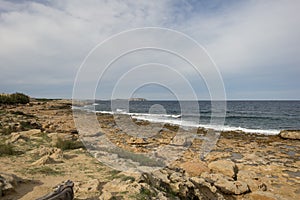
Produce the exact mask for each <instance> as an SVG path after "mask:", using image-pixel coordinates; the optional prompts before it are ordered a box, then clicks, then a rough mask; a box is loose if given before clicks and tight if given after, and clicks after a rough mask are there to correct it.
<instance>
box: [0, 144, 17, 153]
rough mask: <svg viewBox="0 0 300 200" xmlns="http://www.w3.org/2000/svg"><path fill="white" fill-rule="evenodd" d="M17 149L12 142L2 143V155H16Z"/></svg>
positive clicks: (0, 145)
mask: <svg viewBox="0 0 300 200" xmlns="http://www.w3.org/2000/svg"><path fill="white" fill-rule="evenodd" d="M14 154H15V150H14V148H13V146H12V145H11V144H4V143H0V156H4V155H14Z"/></svg>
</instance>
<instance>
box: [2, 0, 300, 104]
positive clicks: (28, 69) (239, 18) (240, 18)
mask: <svg viewBox="0 0 300 200" xmlns="http://www.w3.org/2000/svg"><path fill="white" fill-rule="evenodd" d="M299 10H300V1H297V0H290V1H277V0H269V1H262V0H261V1H234V0H214V1H204V0H203V1H202V0H199V1H197V0H190V1H189V0H172V1H171V0H170V1H167V0H166V1H163V0H160V1H135V0H132V1H126V0H124V1H121V0H118V1H114V0H110V1H104V0H98V1H96V0H95V1H92V0H86V1H82V0H51V1H50V0H49V1H48V0H41V1H38V0H35V1H29V0H28V1H26V0H10V1H4V0H0V67H1V73H0V92H6V93H12V92H16V91H19V92H24V93H26V94H29V95H31V96H35V97H52V98H71V97H72V90H73V83H74V80H75V77H76V74H77V71H78V69H79V67H80V65H81V64H82V62H83V60H84V59H85V58H86V56H87V54H88V53H89V52H90V51H91V50H92V49H93V48H94V47H95V46H96V45H97V44H99V43H100V42H102V41H104V40H105V39H107V38H108V37H110V36H112V35H114V34H118V33H120V32H122V31H126V30H129V29H134V28H142V27H162V28H168V29H173V30H176V31H179V32H182V33H184V34H186V35H188V36H190V37H192V38H193V39H195V40H196V41H197V42H198V43H199V44H201V45H202V46H203V47H204V48H205V49H206V51H207V52H208V53H209V55H210V56H211V58H212V59H213V61H214V62H215V64H216V65H217V67H218V69H219V71H220V74H221V75H222V78H223V81H224V86H225V89H226V95H227V98H228V99H300V78H299V75H300V55H299V53H300V37H299V36H300V20H299V19H300V14H299ZM127 42H128V41H127ZM130 42H131V41H129V43H130ZM120 45H121V44H120ZM182 45H183V44H182ZM110 50H111V51H113V50H112V49H108V50H107V51H108V52H109V51H110ZM150 53H151V54H152V56H153V55H154V56H157V57H164V55H162V54H160V55H156V54H155V53H153V52H150ZM165 59H169V58H165ZM172 59H173V58H172ZM176 59H177V58H174V59H173V63H174V65H175V63H176V64H177V65H180V61H178V62H177V60H176ZM132 60H135V61H136V60H139V62H134V63H130V62H129V61H132ZM151 61H152V60H151V59H149V57H147V51H145V52H143V53H142V54H139V53H137V54H136V55H129V56H128V57H127V60H126V59H125V58H124V60H123V62H119V63H118V66H117V64H115V65H116V66H115V69H114V70H111V73H108V74H107V76H106V77H105V78H104V79H105V81H104V82H103V83H102V85H101V84H100V85H99V86H98V87H99V88H102V89H100V91H99V94H98V95H97V97H99V98H104V99H105V98H110V97H111V95H110V93H109V92H108V90H111V88H112V86H113V85H115V83H116V80H118V79H119V77H122V74H125V73H126V72H127V71H128V70H130V67H132V66H136V65H137V64H143V63H149V62H151ZM171 63H172V62H171ZM183 65H184V64H182V65H180V66H179V68H180V67H181V68H182V69H183V68H184V69H185V66H183ZM153 69H156V71H159V70H157V66H155V67H153ZM183 71H184V70H183ZM154 75H155V74H154ZM160 75H161V76H162V78H164V77H165V79H167V78H169V77H170V74H169V73H168V72H165V73H164V70H161V73H160ZM183 75H184V74H183ZM175 76H176V75H175V74H174V75H172V77H173V78H170V81H169V82H172V81H174V86H175V85H176V81H175V80H176V79H174V78H175ZM187 77H188V78H187V80H188V81H190V84H191V85H192V86H193V87H195V92H196V93H197V95H198V98H199V99H207V98H209V95H208V94H206V93H207V91H205V89H203V88H205V83H204V82H203V81H202V82H201V81H195V80H196V79H194V77H193V75H187ZM131 80H132V79H131ZM110 81H111V82H110ZM128 81H130V80H129V79H128ZM132 83H134V81H132ZM106 86H107V87H106ZM202 86H203V87H202ZM176 87H177V89H179V90H180V85H179V84H178V85H177V86H176ZM120 91H122V90H120ZM166 91H167V90H166V89H162V88H161V87H157V85H153V86H149V87H148V88H147V87H141V88H138V92H140V94H139V95H137V96H144V97H147V98H152V99H172V98H174V95H173V96H172V94H171V92H169V94H168V92H166ZM183 92H184V91H183ZM186 92H187V91H186ZM183 94H184V93H183ZM122 95H123V94H121V93H119V96H118V95H116V96H115V97H120V98H122V97H124V95H123V96H122ZM184 95H186V98H189V94H184Z"/></svg>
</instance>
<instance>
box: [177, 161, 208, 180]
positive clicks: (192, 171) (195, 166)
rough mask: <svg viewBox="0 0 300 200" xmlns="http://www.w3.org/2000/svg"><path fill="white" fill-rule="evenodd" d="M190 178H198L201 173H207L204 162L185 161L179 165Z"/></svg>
mask: <svg viewBox="0 0 300 200" xmlns="http://www.w3.org/2000/svg"><path fill="white" fill-rule="evenodd" d="M180 167H181V168H182V169H184V170H185V171H186V172H187V173H188V174H189V175H190V176H200V175H201V174H202V173H203V172H208V171H209V168H208V167H207V164H206V163H205V162H202V161H200V160H193V161H187V162H184V163H182V164H181V165H180Z"/></svg>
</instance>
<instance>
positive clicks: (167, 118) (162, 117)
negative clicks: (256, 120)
mask: <svg viewBox="0 0 300 200" xmlns="http://www.w3.org/2000/svg"><path fill="white" fill-rule="evenodd" d="M95 112H99V113H107V114H126V115H130V116H131V117H132V118H135V119H138V120H145V121H149V122H154V123H168V124H174V125H179V126H183V127H194V128H200V127H202V128H205V129H213V130H216V131H242V132H245V133H256V134H263V135H277V134H279V133H280V130H275V129H270V130H266V129H250V128H243V127H234V126H225V125H213V124H198V123H196V122H192V121H184V120H182V119H181V115H168V114H150V113H127V112H125V111H124V110H122V109H117V110H116V112H112V111H95Z"/></svg>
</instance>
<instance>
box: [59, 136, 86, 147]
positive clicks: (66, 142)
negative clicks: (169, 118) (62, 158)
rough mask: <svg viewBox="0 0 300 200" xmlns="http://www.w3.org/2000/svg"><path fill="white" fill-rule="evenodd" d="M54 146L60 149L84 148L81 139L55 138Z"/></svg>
mask: <svg viewBox="0 0 300 200" xmlns="http://www.w3.org/2000/svg"><path fill="white" fill-rule="evenodd" d="M55 146H56V147H57V148H60V149H62V150H69V149H79V148H85V147H84V145H83V144H82V142H81V141H74V140H63V139H61V138H58V139H57V142H56V145H55Z"/></svg>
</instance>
